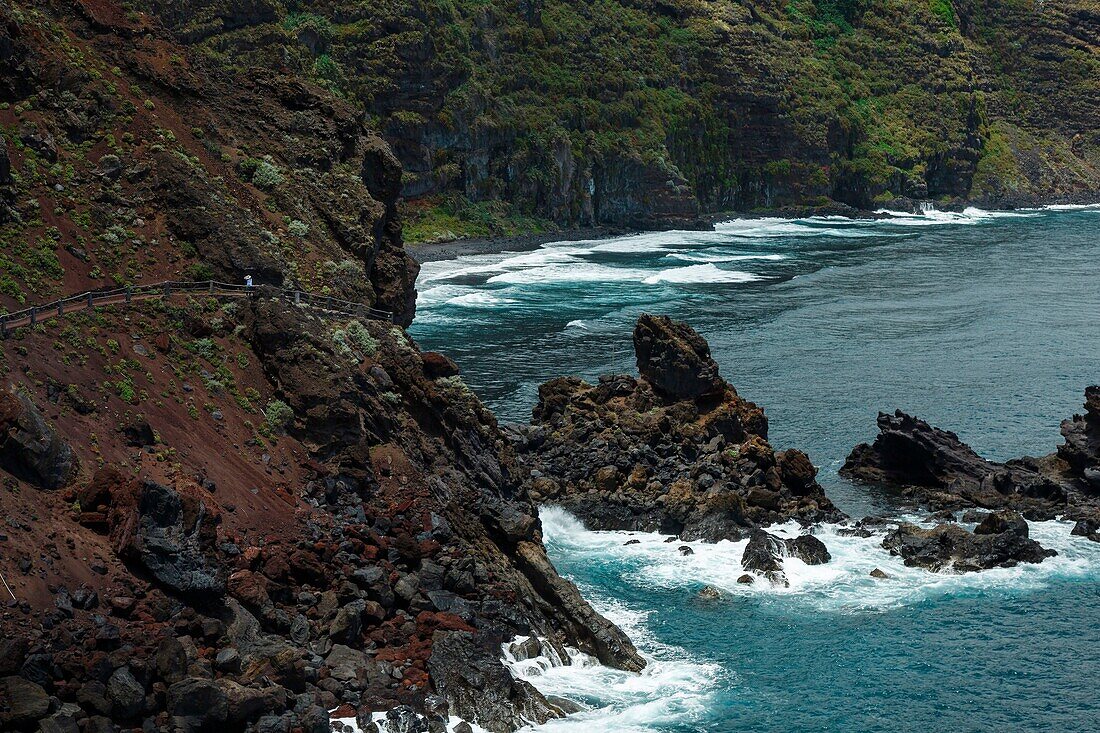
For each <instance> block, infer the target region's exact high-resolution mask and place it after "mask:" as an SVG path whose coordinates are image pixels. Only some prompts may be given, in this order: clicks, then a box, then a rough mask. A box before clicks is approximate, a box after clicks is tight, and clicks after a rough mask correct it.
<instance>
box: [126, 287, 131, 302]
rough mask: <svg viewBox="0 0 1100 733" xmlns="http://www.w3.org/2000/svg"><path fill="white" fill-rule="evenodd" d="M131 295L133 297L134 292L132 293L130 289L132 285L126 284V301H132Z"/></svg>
mask: <svg viewBox="0 0 1100 733" xmlns="http://www.w3.org/2000/svg"><path fill="white" fill-rule="evenodd" d="M131 297H132V293H131V291H130V286H129V285H127V286H126V302H127V303H129V302H130V298H131Z"/></svg>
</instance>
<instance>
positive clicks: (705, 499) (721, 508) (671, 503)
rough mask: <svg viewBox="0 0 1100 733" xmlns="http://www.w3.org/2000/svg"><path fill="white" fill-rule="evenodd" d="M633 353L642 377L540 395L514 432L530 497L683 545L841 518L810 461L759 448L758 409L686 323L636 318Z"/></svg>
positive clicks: (762, 429)
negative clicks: (526, 422)
mask: <svg viewBox="0 0 1100 733" xmlns="http://www.w3.org/2000/svg"><path fill="white" fill-rule="evenodd" d="M634 344H635V350H636V353H637V357H638V368H639V371H640V372H641V377H640V378H635V377H631V376H628V375H611V376H605V377H601V378H600V381H599V383H598V384H596V385H590V384H588V383H586V382H584V381H582V380H580V379H576V378H561V379H555V380H551V381H550V382H547V383H546V384H544V385H542V386H541V387H540V388H539V403H538V405H537V406H536V407H535V409H534V420H533V423H532V425H530V426H528V427H523V428H515V429H514V430H513V437H514V439H515V441H516V445H517V448H518V449H519V451H520V455H521V458H522V459H523V460H524V462H525V464H526V467H527V469H528V471H529V473H530V479H529V482H528V486H529V487H530V491H531V495H532V497H533V498H535V499H536V500H537V501H541V502H543V503H548V504H557V505H560V506H562V507H564V508H566V509H568V510H569V511H571V512H573V513H574V514H576V515H577V516H578V517H579V518H580V519H581V521H582V522H584V523H585V525H586V526H587V527H589V528H590V529H625V530H644V531H659V532H665V533H668V534H676V535H679V536H681V537H682V538H683V539H685V540H691V539H705V540H708V541H718V540H720V539H740V538H741V537H743V536H746V535H748V533H749V532H750V530H751V529H752V528H754V527H759V526H766V525H768V524H772V523H775V522H782V521H787V520H788V519H792V518H793V519H797V520H799V521H801V522H803V523H806V524H809V523H813V522H819V521H829V520H833V519H837V518H839V517H840V516H841V514H840V512H839V511H837V510H836V508H835V507H834V506H833V505H832V503H831V502H830V501H829V499H828V498H827V497H826V496H825V493H824V491H823V490H822V489H821V486H820V485H818V483H817V482H816V480H815V475H816V469H815V468H814V466H813V464H812V463H811V462H810V460H809V458H808V457H807V456H806V455H805V454H804V453H802V452H801V451H797V450H793V449H792V450H786V451H780V452H776V451H775V450H774V449H773V448H772V446H771V445H770V444H769V443H768V441H767V431H768V427H767V425H768V423H767V419H766V418H765V417H764V413H763V411H761V410H760V408H758V407H757V406H756V405H754V404H752V403H751V402H748V401H746V400H744V399H742V398H741V397H740V396H739V395H738V394H737V392H736V390H735V389H734V388H733V387H732V386H731V385H730V384H728V383H727V382H726V381H725V380H723V379H722V378H721V377H720V376H719V373H718V366H717V364H716V363H715V362H714V360H713V359H711V357H710V350H709V347H708V346H707V343H706V341H705V340H704V339H703V338H702V337H701V336H699V334H697V333H696V332H695V331H694V330H692V329H691V327H690V326H688V325H686V324H683V323H678V322H675V321H672V320H670V319H668V318H665V317H655V316H649V315H643V316H642V317H641V318H639V320H638V324H637V326H636V328H635V331H634Z"/></svg>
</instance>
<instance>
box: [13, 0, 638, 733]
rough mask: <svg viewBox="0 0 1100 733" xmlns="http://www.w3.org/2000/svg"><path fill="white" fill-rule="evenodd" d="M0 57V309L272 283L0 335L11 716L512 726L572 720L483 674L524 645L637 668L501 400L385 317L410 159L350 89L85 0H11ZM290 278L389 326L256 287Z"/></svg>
mask: <svg viewBox="0 0 1100 733" xmlns="http://www.w3.org/2000/svg"><path fill="white" fill-rule="evenodd" d="M238 12H239V13H240V14H241V16H242V17H243V16H249V14H250V13H251V12H252V10H250V9H249V7H248V6H247V5H241V6H240V7H239V9H238ZM0 67H2V71H3V73H2V74H0V124H2V125H3V131H2V140H0V144H2V145H0V150H2V152H3V155H2V156H0V213H2V217H0V236H2V237H3V239H2V247H0V309H2V310H0V312H7V311H10V310H13V309H15V308H18V307H19V306H20V305H22V304H27V305H30V304H39V303H42V302H44V301H46V300H49V299H50V298H51V297H53V296H57V295H61V294H71V293H73V292H77V291H80V290H84V289H95V288H102V287H115V286H118V285H128V284H144V283H150V282H156V281H159V280H162V279H169V278H173V279H206V278H209V277H216V278H224V279H229V280H233V281H239V278H241V277H242V276H243V275H245V274H249V273H250V274H253V275H254V276H255V278H256V280H257V281H258V282H259V284H260V286H261V287H258V288H256V289H255V290H253V291H252V294H251V297H241V298H237V299H230V300H226V299H224V298H223V299H221V300H219V299H218V298H215V297H213V296H208V295H207V294H205V293H203V294H192V295H186V294H180V293H178V292H177V293H176V294H175V295H174V296H173V297H172V298H170V299H167V300H149V301H135V302H133V303H130V304H125V303H118V304H115V305H109V306H103V307H100V308H96V309H90V310H82V311H80V312H76V313H69V314H67V315H65V316H63V317H57V316H54V317H50V314H42V315H41V317H40V318H39V322H38V323H36V324H34V325H33V326H27V327H21V328H18V329H14V330H12V329H8V333H6V334H5V335H6V336H7V337H8V338H6V339H4V340H3V341H2V342H0V343H2V348H0V481H2V488H0V518H2V519H3V524H2V525H0V574H2V576H3V578H4V581H5V583H4V586H3V588H4V593H5V594H6V595H5V597H4V601H3V607H2V609H0V639H2V641H0V729H3V730H5V731H6V730H38V729H40V727H41V729H44V730H96V731H118V730H122V729H124V728H126V729H130V728H135V727H143V728H144V729H147V730H165V731H212V730H218V731H233V730H262V731H269V732H270V731H292V730H298V731H310V732H311V733H312V732H316V733H327V732H328V731H329V730H330V724H329V718H330V711H332V710H333V709H335V708H337V707H339V708H340V710H339V711H338V712H339V714H340V715H342V716H343V715H348V716H355V715H357V714H358V715H359V716H360V717H361V720H362V722H363V725H364V727H366V725H367V722H368V721H369V719H370V717H371V714H372V712H377V711H387V710H389V711H391V714H392V715H393V716H394V718H395V720H397V721H398V722H397V723H395V724H394V725H395V726H396V727H395V728H394V729H400V730H408V729H412V728H410V726H414V728H415V726H424V725H428V724H429V722H430V724H431V725H432V726H433V729H437V728H438V727H439V726H440V725H443V722H442V719H443V718H446V717H447V716H448V715H452V716H460V717H463V718H465V719H467V720H469V721H472V722H476V723H478V724H480V725H481V726H483V727H484V728H486V729H488V730H492V731H494V732H500V733H503V732H504V731H511V730H514V729H516V728H517V727H519V726H520V725H521V724H523V723H524V722H525V721H545V720H547V719H549V718H553V717H558V716H560V715H562V714H563V710H562V709H561V708H560V707H558V706H557V705H555V704H554V703H553V702H552V701H548V700H547V699H545V698H544V697H543V696H542V695H540V694H539V693H538V692H537V691H536V690H535V689H534V688H533V687H531V686H530V685H528V684H526V683H525V682H523V681H520V680H513V679H512V677H511V675H510V673H509V672H508V671H507V669H505V668H504V666H503V665H502V663H501V645H502V644H503V643H505V642H506V641H508V640H510V639H511V638H513V637H514V636H516V635H525V636H531V637H537V638H541V639H544V640H545V641H544V642H543V643H546V644H550V645H553V646H557V647H558V648H559V650H560V648H561V647H562V646H563V645H566V644H567V645H570V646H575V647H578V648H580V649H583V650H585V651H587V652H588V653H590V654H592V655H594V656H596V657H598V658H599V659H600V660H602V661H603V662H604V663H606V664H609V665H614V666H617V667H620V668H623V669H628V670H635V671H636V670H640V669H641V668H642V667H643V665H644V661H643V660H642V659H641V658H640V657H639V656H638V654H637V653H636V651H635V650H634V647H633V646H632V645H631V643H630V641H629V640H628V639H627V638H626V637H625V636H624V635H623V633H622V632H621V631H620V630H619V629H617V628H616V627H615V626H614V625H613V624H611V623H610V622H608V621H607V620H605V619H604V618H602V617H601V616H600V615H599V614H597V613H596V612H595V611H594V610H593V609H592V608H591V607H590V606H589V605H588V604H587V603H586V602H585V601H584V599H583V598H581V596H580V594H579V593H578V591H577V589H576V588H575V587H574V586H573V585H572V584H571V583H569V582H568V581H566V580H564V579H563V578H561V577H560V576H559V575H558V574H557V572H556V571H555V570H554V568H553V566H552V565H551V563H550V562H549V560H548V559H547V556H546V553H545V550H544V548H543V545H542V537H541V529H540V525H539V522H538V519H537V513H536V510H535V507H534V506H533V504H532V503H531V500H530V498H529V497H528V495H527V493H526V491H525V490H524V488H523V486H522V484H521V479H520V476H519V475H518V471H517V467H516V458H515V456H514V453H513V451H512V449H511V448H510V446H509V444H508V443H507V441H506V440H505V439H504V437H503V435H502V434H501V432H500V431H499V429H498V427H497V425H496V422H495V420H494V418H493V417H492V415H491V414H489V413H488V412H487V411H486V410H485V409H484V408H483V407H482V405H481V404H480V402H479V401H478V400H477V398H476V396H474V395H473V393H472V392H470V390H469V389H468V388H466V386H465V385H464V384H463V382H462V380H461V378H460V377H459V376H458V373H457V367H456V366H455V365H454V364H453V363H452V362H451V361H450V360H449V359H447V358H446V357H444V356H442V355H439V354H424V353H421V352H420V350H419V349H418V348H417V346H416V345H415V344H414V343H413V342H412V341H411V340H409V338H408V336H407V335H406V334H405V332H404V331H403V329H402V328H401V326H400V325H399V324H405V323H408V321H409V320H410V319H411V318H412V316H413V307H414V303H415V291H414V289H413V284H414V282H415V278H416V273H417V266H416V264H415V263H414V262H413V261H412V260H411V258H409V256H408V255H407V254H406V253H405V251H404V249H403V247H402V242H401V224H400V219H399V215H398V211H397V199H398V195H399V193H400V186H401V177H400V168H399V165H398V163H397V160H396V158H395V157H394V155H393V153H392V152H391V151H390V149H389V147H388V146H387V145H386V143H385V142H384V141H383V140H382V139H381V138H380V137H379V136H378V135H376V134H374V133H373V132H372V131H371V129H370V128H369V127H367V126H366V125H365V124H364V119H363V116H362V114H361V113H360V112H359V111H357V110H356V109H355V108H354V107H353V106H352V105H349V104H348V103H346V102H343V101H341V100H339V99H337V98H335V97H334V96H332V95H331V94H330V93H329V92H328V91H327V90H325V89H323V88H321V87H319V86H317V85H315V84H313V83H311V82H309V81H307V80H303V79H301V78H300V77H298V76H297V75H295V74H294V73H293V72H292V71H289V70H287V69H283V68H276V69H273V70H269V71H256V70H252V71H250V72H248V73H247V74H245V73H238V72H236V71H234V70H232V69H229V68H228V67H225V66H222V65H219V64H216V63H212V62H209V61H207V60H203V59H202V58H199V57H197V56H195V55H194V54H193V53H192V52H191V50H190V49H188V48H187V47H185V46H182V45H180V44H179V42H178V41H176V40H175V39H173V38H172V37H171V36H169V35H168V34H167V33H165V32H164V31H163V30H161V29H160V26H159V24H158V21H157V19H156V18H154V17H152V16H148V15H144V14H142V13H138V12H135V11H133V10H130V9H128V8H126V7H124V6H122V5H119V4H116V3H113V2H109V1H106V0H84V1H81V2H74V3H72V4H67V3H41V4H36V3H6V2H0ZM289 283H296V284H299V285H301V286H302V287H303V288H305V289H308V290H313V291H319V292H328V293H331V294H333V295H335V296H339V297H341V298H345V299H349V300H354V301H357V302H360V303H363V304H365V305H372V306H376V307H379V308H383V309H390V310H392V311H393V312H394V314H395V319H396V321H397V322H398V323H396V324H395V323H389V322H386V321H369V322H358V321H349V320H348V319H347V318H343V319H341V318H337V317H336V316H335V315H334V314H332V313H327V314H321V315H318V314H317V313H316V312H315V311H310V310H307V309H303V308H301V307H299V306H296V305H292V304H288V303H285V302H283V301H281V300H279V299H278V298H273V297H271V296H272V295H273V294H274V293H275V291H274V290H272V289H269V288H268V287H264V286H266V285H274V284H289ZM9 589H10V590H9ZM417 715H420V716H421V718H420V719H416V716H417ZM424 716H427V718H429V719H430V720H428V721H425V720H424V719H423V717H424Z"/></svg>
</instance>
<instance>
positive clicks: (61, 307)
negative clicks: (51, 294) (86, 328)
mask: <svg viewBox="0 0 1100 733" xmlns="http://www.w3.org/2000/svg"><path fill="white" fill-rule="evenodd" d="M57 315H59V316H63V315H65V301H63V300H59V301H57Z"/></svg>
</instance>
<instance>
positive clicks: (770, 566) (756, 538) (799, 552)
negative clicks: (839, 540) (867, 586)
mask: <svg viewBox="0 0 1100 733" xmlns="http://www.w3.org/2000/svg"><path fill="white" fill-rule="evenodd" d="M788 557H797V558H798V559H799V560H801V561H802V562H804V563H806V564H807V565H823V564H825V563H827V562H829V560H831V559H832V556H831V555H830V554H829V550H828V548H826V547H825V543H824V542H822V541H821V540H819V539H818V538H817V537H814V536H813V535H809V534H804V535H800V536H798V537H793V538H789V539H785V538H782V537H776V536H775V535H773V534H771V533H769V532H765V531H764V530H762V529H754V530H753V531H752V534H751V535H750V536H749V542H748V544H747V545H745V552H744V553H743V554H742V556H741V567H742V568H744V569H745V570H749V571H752V572H754V573H759V574H760V575H763V576H764V577H765V578H767V580H768V581H770V582H771V584H772V585H781V586H787V585H790V583H789V582H788V581H787V574H786V572H784V570H783V559H784V558H788ZM738 582H739V583H740V582H746V583H749V582H753V579H752V576H747V577H746V576H742V578H741V579H738Z"/></svg>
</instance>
